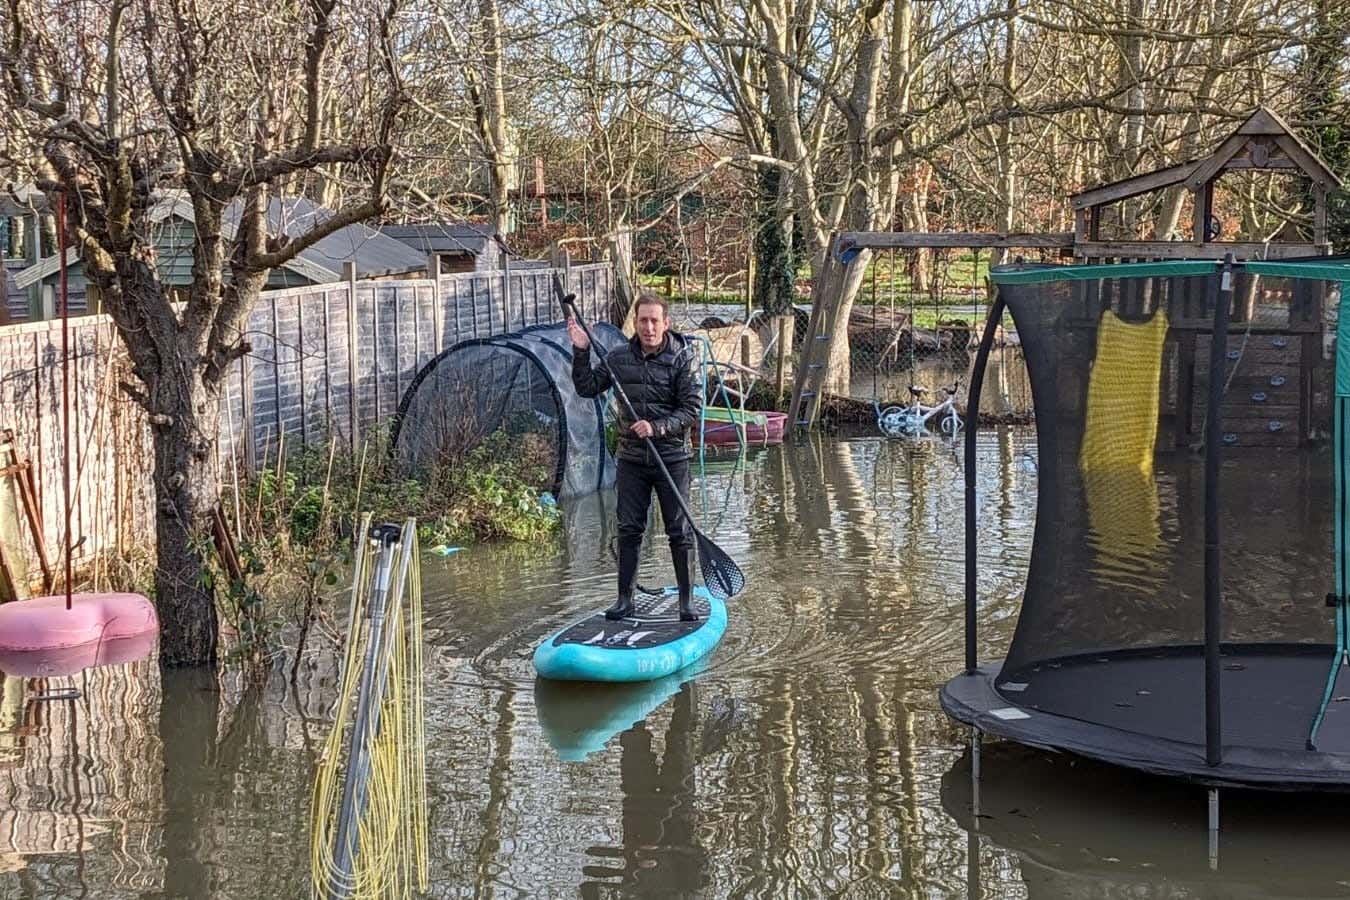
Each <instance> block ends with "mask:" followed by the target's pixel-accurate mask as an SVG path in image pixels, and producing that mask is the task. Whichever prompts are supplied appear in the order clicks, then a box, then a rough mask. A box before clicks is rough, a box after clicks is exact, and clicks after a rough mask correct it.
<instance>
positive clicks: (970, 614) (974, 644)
mask: <svg viewBox="0 0 1350 900" xmlns="http://www.w3.org/2000/svg"><path fill="white" fill-rule="evenodd" d="M1003 306H1004V304H1003V296H1002V295H1001V294H1000V295H999V296H998V297H997V298H996V299H995V300H994V305H993V306H991V307H990V308H989V318H988V319H986V320H985V323H984V334H983V335H982V336H981V337H980V349H979V351H978V352H977V353H976V354H975V365H974V366H973V367H972V369H971V373H970V390H969V391H968V392H967V394H966V477H965V481H966V674H967V675H974V674H975V670H976V668H978V666H979V659H978V653H979V647H978V641H977V638H978V631H977V629H978V626H977V624H976V620H975V613H976V610H977V607H978V603H979V592H978V588H977V582H978V577H979V566H978V564H977V562H976V559H975V554H976V552H977V551H978V550H979V544H980V542H979V532H978V531H977V530H976V528H977V519H978V516H977V507H976V502H975V477H976V465H975V462H976V460H975V452H976V436H977V434H978V432H979V430H980V392H981V390H983V388H984V371H985V367H986V366H988V364H989V353H990V351H991V350H992V349H993V346H994V335H995V334H996V333H997V332H998V325H999V322H1000V321H1001V320H1002V318H1003ZM912 321H913V320H911V324H912Z"/></svg>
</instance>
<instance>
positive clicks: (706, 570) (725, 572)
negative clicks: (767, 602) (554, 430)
mask: <svg viewBox="0 0 1350 900" xmlns="http://www.w3.org/2000/svg"><path fill="white" fill-rule="evenodd" d="M553 292H554V293H555V294H557V295H558V303H559V304H561V305H562V308H563V313H564V314H567V315H570V316H571V317H572V318H574V319H576V320H577V324H578V325H580V326H581V330H582V331H584V332H585V333H586V338H587V340H589V341H590V342H591V346H592V347H593V348H595V354H596V356H598V357H600V365H602V366H603V367H604V369H605V372H606V374H608V375H609V380H610V383H611V384H612V385H613V386H614V393H616V394H618V395H619V400H620V401H621V402H622V403H623V406H624V409H625V410H627V412H628V415H629V416H630V417H631V418H632V419H633V421H634V422H636V421H638V419H639V416H638V414H637V410H635V409H633V404H632V403H631V402H630V401H629V400H628V395H627V394H625V393H624V391H623V386H622V385H621V384H619V379H617V378H615V377H614V370H613V369H611V368H610V367H609V359H608V356H609V354H608V353H606V352H605V348H604V347H602V346H601V345H600V343H599V342H598V341H596V339H595V335H593V334H591V329H590V326H588V325H587V324H586V320H585V319H583V318H582V317H581V311H580V310H578V309H577V305H576V297H575V296H574V295H572V294H565V293H563V288H562V281H560V280H559V278H558V276H557V275H554V276H553ZM643 440H644V441H645V442H646V444H647V449H648V450H649V451H650V452H651V455H652V458H653V459H655V460H656V465H657V467H658V468H660V469H661V474H662V475H664V476H666V481H668V482H669V483H670V487H671V491H672V492H673V493H674V495H675V502H677V503H679V504H680V509H682V510H684V517H685V518H686V519H688V520H689V527H690V528H692V529H693V530H694V543H695V544H697V545H698V562H699V570H700V571H701V572H702V573H703V583H704V584H705V585H707V588H708V590H709V591H710V592H711V593H712V595H713V596H714V597H717V598H718V599H720V600H728V599H730V598H732V597H734V596H736V595H737V594H739V593H740V592H741V591H742V590H744V589H745V575H744V574H742V572H741V567H740V566H738V565H736V561H735V560H733V559H732V558H731V557H730V556H727V554H726V553H725V552H723V550H722V548H721V547H719V546H717V545H716V544H714V543H713V542H712V541H711V540H709V539H708V536H707V535H705V534H704V533H703V532H701V531H699V530H698V526H697V525H695V524H694V516H693V513H691V512H689V506H688V505H687V504H686V503H685V502H684V497H683V496H682V495H681V494H680V489H679V486H678V485H676V484H675V479H674V478H672V477H671V475H670V470H669V469H667V468H666V463H665V460H663V459H661V454H660V453H658V452H657V450H656V445H655V444H653V443H652V439H651V438H643Z"/></svg>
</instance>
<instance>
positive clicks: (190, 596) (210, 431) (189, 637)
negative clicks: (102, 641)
mask: <svg viewBox="0 0 1350 900" xmlns="http://www.w3.org/2000/svg"><path fill="white" fill-rule="evenodd" d="M186 356H187V355H186V354H180V360H178V361H176V362H179V363H180V364H179V365H170V366H168V367H166V372H175V371H176V372H185V373H187V378H186V379H185V381H179V380H175V379H171V378H166V379H165V380H164V381H163V382H161V384H160V385H159V390H157V391H155V392H154V393H153V394H152V403H153V406H154V408H155V409H156V410H157V411H158V412H157V413H156V414H154V415H152V418H151V427H152V428H153V429H154V453H155V471H154V480H155V537H156V541H157V546H158V549H159V560H158V566H157V567H156V570H155V597H156V606H157V607H158V609H159V619H160V659H161V662H162V663H163V664H164V665H166V666H198V665H214V664H215V662H216V638H217V634H218V621H217V616H216V604H215V594H214V591H213V590H211V589H210V587H208V586H207V585H204V584H202V583H201V580H200V575H201V573H202V572H203V571H204V568H205V564H206V562H207V559H208V555H209V554H210V553H211V552H212V551H211V538H212V515H213V513H214V511H215V508H216V505H217V503H218V501H219V494H218V488H217V485H216V477H215V470H214V467H213V463H214V460H215V454H216V442H217V429H218V428H219V423H220V392H219V390H218V389H217V388H216V387H214V386H211V385H207V384H205V383H203V380H202V376H201V373H200V372H199V371H196V370H194V367H193V366H192V365H190V364H188V363H187V361H186Z"/></svg>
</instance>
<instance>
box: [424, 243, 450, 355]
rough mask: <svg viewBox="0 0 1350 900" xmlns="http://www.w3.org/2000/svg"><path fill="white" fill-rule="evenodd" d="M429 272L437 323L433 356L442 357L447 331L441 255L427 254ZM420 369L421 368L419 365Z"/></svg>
mask: <svg viewBox="0 0 1350 900" xmlns="http://www.w3.org/2000/svg"><path fill="white" fill-rule="evenodd" d="M427 272H428V273H429V274H430V275H431V304H432V306H431V309H432V318H433V320H434V321H435V325H434V326H433V327H434V328H435V329H436V339H435V341H433V342H432V346H433V347H434V348H435V349H434V352H433V355H434V356H440V355H441V341H442V336H441V334H442V332H443V331H444V330H445V310H444V309H442V308H441V255H440V254H439V253H428V254H427ZM418 368H421V365H420V364H419V366H418Z"/></svg>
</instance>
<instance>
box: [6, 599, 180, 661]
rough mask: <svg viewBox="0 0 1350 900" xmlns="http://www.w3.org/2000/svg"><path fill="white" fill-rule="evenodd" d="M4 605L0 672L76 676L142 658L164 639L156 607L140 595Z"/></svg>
mask: <svg viewBox="0 0 1350 900" xmlns="http://www.w3.org/2000/svg"><path fill="white" fill-rule="evenodd" d="M70 604H71V605H70V609H66V598H65V596H64V595H60V596H55V597H34V598H32V599H30V600H16V601H14V602H12V603H4V604H0V672H3V673H5V674H6V675H17V676H38V675H62V674H73V673H74V672H78V671H80V670H81V669H85V668H88V667H89V666H101V665H109V664H113V663H121V662H129V661H131V660H133V659H139V658H140V657H142V656H145V655H146V654H148V653H149V652H150V651H151V650H153V649H154V647H155V643H156V640H157V639H158V636H159V617H158V616H156V615H155V607H154V604H152V603H151V602H150V601H149V600H147V599H146V598H145V597H142V596H141V595H140V594H72V595H71V598H70Z"/></svg>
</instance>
